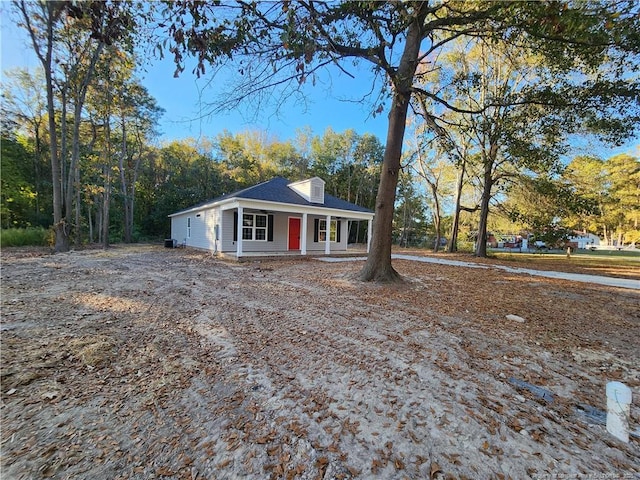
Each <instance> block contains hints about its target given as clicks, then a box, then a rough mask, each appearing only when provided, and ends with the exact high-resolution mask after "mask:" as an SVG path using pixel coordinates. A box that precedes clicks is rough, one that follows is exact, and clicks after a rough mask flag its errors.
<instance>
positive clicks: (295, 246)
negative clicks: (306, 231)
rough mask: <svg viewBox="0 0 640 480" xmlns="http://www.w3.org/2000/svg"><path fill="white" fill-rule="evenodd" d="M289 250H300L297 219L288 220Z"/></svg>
mask: <svg viewBox="0 0 640 480" xmlns="http://www.w3.org/2000/svg"><path fill="white" fill-rule="evenodd" d="M289 250H300V219H299V218H289Z"/></svg>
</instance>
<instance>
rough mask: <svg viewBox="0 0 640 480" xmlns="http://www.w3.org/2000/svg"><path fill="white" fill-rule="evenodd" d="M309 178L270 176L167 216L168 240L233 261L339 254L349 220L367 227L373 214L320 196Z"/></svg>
mask: <svg viewBox="0 0 640 480" xmlns="http://www.w3.org/2000/svg"><path fill="white" fill-rule="evenodd" d="M324 185H325V182H324V180H322V179H321V178H318V177H313V178H310V179H307V180H302V181H299V182H290V181H289V180H287V179H286V178H282V177H276V178H273V179H272V180H269V181H267V182H263V183H260V184H258V185H255V186H253V187H249V188H245V189H243V190H240V191H238V192H235V193H232V194H228V195H224V196H222V197H219V198H216V199H213V200H210V201H207V202H205V203H202V204H199V205H195V206H193V207H191V208H187V209H185V210H182V211H179V212H176V213H173V214H171V215H169V218H170V219H171V238H172V239H174V240H175V241H176V242H177V243H179V244H183V245H185V246H189V247H195V248H202V249H206V250H210V251H212V252H216V253H224V254H230V255H233V256H236V257H238V258H240V257H243V256H250V255H256V254H269V253H274V254H277V253H282V252H288V253H292V254H300V255H307V254H318V253H320V254H321V253H324V254H330V253H336V252H345V251H346V250H347V242H348V237H349V235H348V226H349V222H351V221H366V222H367V224H368V235H367V239H368V240H367V242H368V243H367V251H368V249H369V241H370V239H371V222H372V220H373V212H372V211H371V210H369V209H367V208H364V207H360V206H358V205H355V204H353V203H350V202H347V201H345V200H341V199H339V198H336V197H334V196H332V195H328V194H326V193H325V192H324Z"/></svg>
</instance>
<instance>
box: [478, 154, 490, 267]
mask: <svg viewBox="0 0 640 480" xmlns="http://www.w3.org/2000/svg"><path fill="white" fill-rule="evenodd" d="M492 166H493V162H490V163H488V164H487V163H485V169H484V182H483V183H484V185H483V187H482V199H481V200H480V221H479V222H478V239H477V241H476V249H475V256H476V257H486V256H487V221H488V219H489V202H490V201H491V189H492V188H493V177H492V175H491V170H492Z"/></svg>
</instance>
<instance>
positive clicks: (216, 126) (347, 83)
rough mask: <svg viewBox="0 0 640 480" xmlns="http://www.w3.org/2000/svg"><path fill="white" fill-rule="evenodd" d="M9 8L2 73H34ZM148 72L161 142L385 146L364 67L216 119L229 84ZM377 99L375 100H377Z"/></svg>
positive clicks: (590, 148) (625, 149) (604, 152)
mask: <svg viewBox="0 0 640 480" xmlns="http://www.w3.org/2000/svg"><path fill="white" fill-rule="evenodd" d="M8 7H9V5H8V3H4V4H2V5H1V6H0V10H2V12H1V13H3V15H1V20H0V22H2V23H1V24H0V30H1V57H0V65H1V67H2V70H3V71H4V70H6V69H8V68H13V67H26V68H31V69H33V68H36V67H37V66H38V61H37V59H36V58H35V55H34V54H33V52H32V50H31V48H29V46H28V45H26V39H27V37H26V34H25V32H24V31H23V30H22V29H19V28H17V27H16V26H15V25H14V24H13V22H11V21H10V19H9V18H8V17H9V15H6V14H5V13H6V11H7V9H8ZM148 63H149V64H148V65H147V66H146V67H145V71H141V72H140V77H141V78H142V83H143V85H145V86H146V87H147V89H148V90H149V93H150V94H151V95H152V96H153V97H154V98H155V99H156V101H157V102H158V104H159V105H160V106H161V107H162V108H164V109H165V111H166V112H165V114H164V116H163V118H162V119H161V124H160V131H161V132H162V137H161V138H160V140H161V141H169V140H174V139H184V138H187V137H192V138H195V139H198V138H200V137H202V136H205V137H214V136H216V135H217V134H218V133H221V132H223V131H224V130H228V131H230V132H232V133H240V132H242V131H245V130H260V131H264V132H266V133H267V134H268V135H269V136H270V137H273V138H277V139H279V140H281V141H284V140H288V139H293V138H294V136H295V132H296V130H297V129H299V128H303V127H305V126H309V127H310V128H311V130H312V132H313V133H314V134H317V135H320V134H322V133H323V132H324V131H325V129H326V128H327V127H331V128H333V130H335V131H337V132H342V131H344V130H347V129H349V128H352V129H354V130H355V131H356V132H357V133H359V134H364V133H372V134H374V135H376V136H377V137H378V138H379V139H380V141H381V142H383V143H384V141H385V139H386V131H387V112H386V111H385V112H383V113H381V114H379V115H378V116H376V117H374V116H373V115H371V111H372V109H373V107H372V105H371V102H364V103H359V102H357V100H358V99H360V98H362V97H363V95H365V94H366V93H367V92H368V91H369V90H370V88H371V85H370V82H371V74H370V72H369V71H368V70H367V68H366V65H363V66H362V67H361V68H360V69H358V68H355V67H352V68H350V73H352V74H353V75H354V76H355V78H350V77H348V76H346V75H344V74H342V73H340V72H339V71H338V70H337V69H336V70H335V71H333V72H327V73H326V74H324V75H323V76H322V77H321V78H320V81H319V82H318V85H317V86H316V87H313V86H311V85H306V86H305V89H304V93H305V105H301V104H300V103H299V102H296V101H295V99H294V97H291V98H290V99H289V101H287V102H285V103H284V104H283V105H281V107H280V108H279V109H278V110H276V109H274V108H267V109H264V110H261V111H257V110H256V109H255V108H253V106H252V105H251V103H250V102H247V103H246V104H245V105H244V106H243V107H241V108H240V109H236V110H233V111H229V112H226V113H223V114H217V115H204V116H203V112H206V111H207V103H208V102H209V101H210V100H211V99H212V98H214V97H215V96H216V95H217V94H219V93H220V92H221V88H220V85H222V84H224V83H225V82H226V81H228V79H225V78H222V77H216V78H215V79H214V80H213V81H212V82H209V79H208V78H206V77H205V78H203V79H197V78H196V76H195V75H194V74H193V73H191V68H189V67H187V68H186V69H185V71H184V72H182V74H181V75H180V77H178V78H174V77H173V72H174V70H175V67H174V65H173V62H172V59H171V58H165V59H164V60H156V59H148ZM373 100H375V99H373ZM575 147H576V148H575V150H574V151H572V152H570V155H569V156H570V157H573V156H574V155H579V154H596V155H599V156H601V157H603V158H608V157H610V156H612V155H615V154H618V153H629V154H631V155H636V156H640V142H639V141H638V139H632V140H630V141H628V142H627V143H626V144H625V145H624V146H622V147H618V148H608V147H607V146H604V145H601V144H599V143H597V142H595V141H592V140H586V141H583V142H577V143H576V144H575Z"/></svg>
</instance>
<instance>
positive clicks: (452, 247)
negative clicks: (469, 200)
mask: <svg viewBox="0 0 640 480" xmlns="http://www.w3.org/2000/svg"><path fill="white" fill-rule="evenodd" d="M465 164H466V161H465V160H463V161H462V166H461V168H460V171H459V172H458V178H457V181H456V206H455V209H454V211H453V224H452V225H451V235H450V236H449V243H448V244H447V251H448V252H449V253H453V252H457V251H458V228H459V225H460V203H461V198H462V186H463V184H464V171H465Z"/></svg>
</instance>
